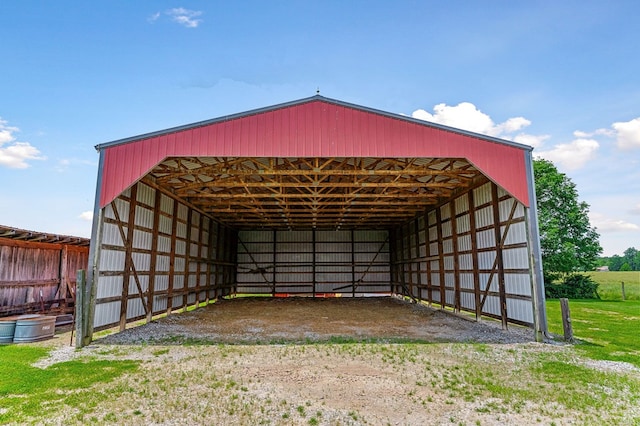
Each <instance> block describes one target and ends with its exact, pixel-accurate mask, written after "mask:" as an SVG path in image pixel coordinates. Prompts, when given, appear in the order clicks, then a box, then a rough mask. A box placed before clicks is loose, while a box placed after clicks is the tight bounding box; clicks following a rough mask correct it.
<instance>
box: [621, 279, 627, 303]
mask: <svg viewBox="0 0 640 426" xmlns="http://www.w3.org/2000/svg"><path fill="white" fill-rule="evenodd" d="M620 284H622V300H623V301H624V300H625V299H626V296H627V295H626V294H625V292H624V281H621V282H620Z"/></svg>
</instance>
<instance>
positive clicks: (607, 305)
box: [547, 299, 640, 367]
mask: <svg viewBox="0 0 640 426" xmlns="http://www.w3.org/2000/svg"><path fill="white" fill-rule="evenodd" d="M569 309H570V311H571V322H572V325H573V334H574V336H575V337H576V338H577V339H579V340H580V341H581V342H580V344H578V345H576V348H577V349H578V350H580V351H582V352H583V353H584V354H585V355H586V356H588V357H590V358H593V359H602V360H611V361H626V362H630V363H632V364H634V365H636V366H637V367H640V301H638V300H626V301H624V302H623V301H607V300H571V301H569ZM547 314H548V321H549V331H550V332H551V333H554V334H558V335H560V336H562V335H563V329H562V317H561V312H560V302H559V301H558V300H554V299H550V300H548V301H547Z"/></svg>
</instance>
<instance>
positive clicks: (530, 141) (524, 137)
mask: <svg viewBox="0 0 640 426" xmlns="http://www.w3.org/2000/svg"><path fill="white" fill-rule="evenodd" d="M549 137H550V136H549V135H528V134H526V133H520V134H518V135H516V136H514V138H513V141H514V142H518V143H521V144H524V145H529V146H532V147H534V148H537V147H539V146H540V145H542V143H543V142H544V141H546V140H547V139H549Z"/></svg>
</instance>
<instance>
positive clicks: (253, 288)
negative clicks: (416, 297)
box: [237, 230, 390, 294]
mask: <svg viewBox="0 0 640 426" xmlns="http://www.w3.org/2000/svg"><path fill="white" fill-rule="evenodd" d="M274 233H275V244H274V242H273V235H274ZM314 234H315V236H314ZM352 235H353V240H352ZM386 239H387V233H386V232H385V231H380V230H356V231H353V233H352V231H349V230H346V231H345V230H342V231H329V230H320V231H313V230H296V231H285V230H278V231H268V232H264V231H251V230H249V231H240V233H239V240H240V241H242V243H240V242H239V243H238V269H237V279H238V284H239V286H238V292H240V293H250V292H251V293H272V292H276V293H296V294H298V293H301V294H314V293H342V294H347V293H348V294H354V288H356V287H357V290H356V292H360V293H361V292H363V291H364V292H367V293H369V292H371V293H380V292H388V288H389V281H390V269H389V245H388V243H387V242H386ZM267 240H268V241H267ZM270 241H271V242H270ZM274 250H275V252H274ZM274 256H275V258H274ZM256 263H257V264H258V266H259V267H260V268H264V269H265V271H263V272H262V273H259V274H256V273H251V271H248V269H247V268H249V266H251V267H252V268H256V265H255V264H256ZM249 269H250V268H249ZM271 271H274V272H275V274H273V275H272V274H271ZM274 282H275V287H274Z"/></svg>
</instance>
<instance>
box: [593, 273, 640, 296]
mask: <svg viewBox="0 0 640 426" xmlns="http://www.w3.org/2000/svg"><path fill="white" fill-rule="evenodd" d="M588 274H589V276H590V277H591V278H593V280H594V281H595V282H597V283H598V284H599V287H598V294H599V295H600V298H601V299H603V300H622V289H621V285H620V283H622V282H624V289H625V294H626V300H640V271H627V272H589V273H588Z"/></svg>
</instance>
